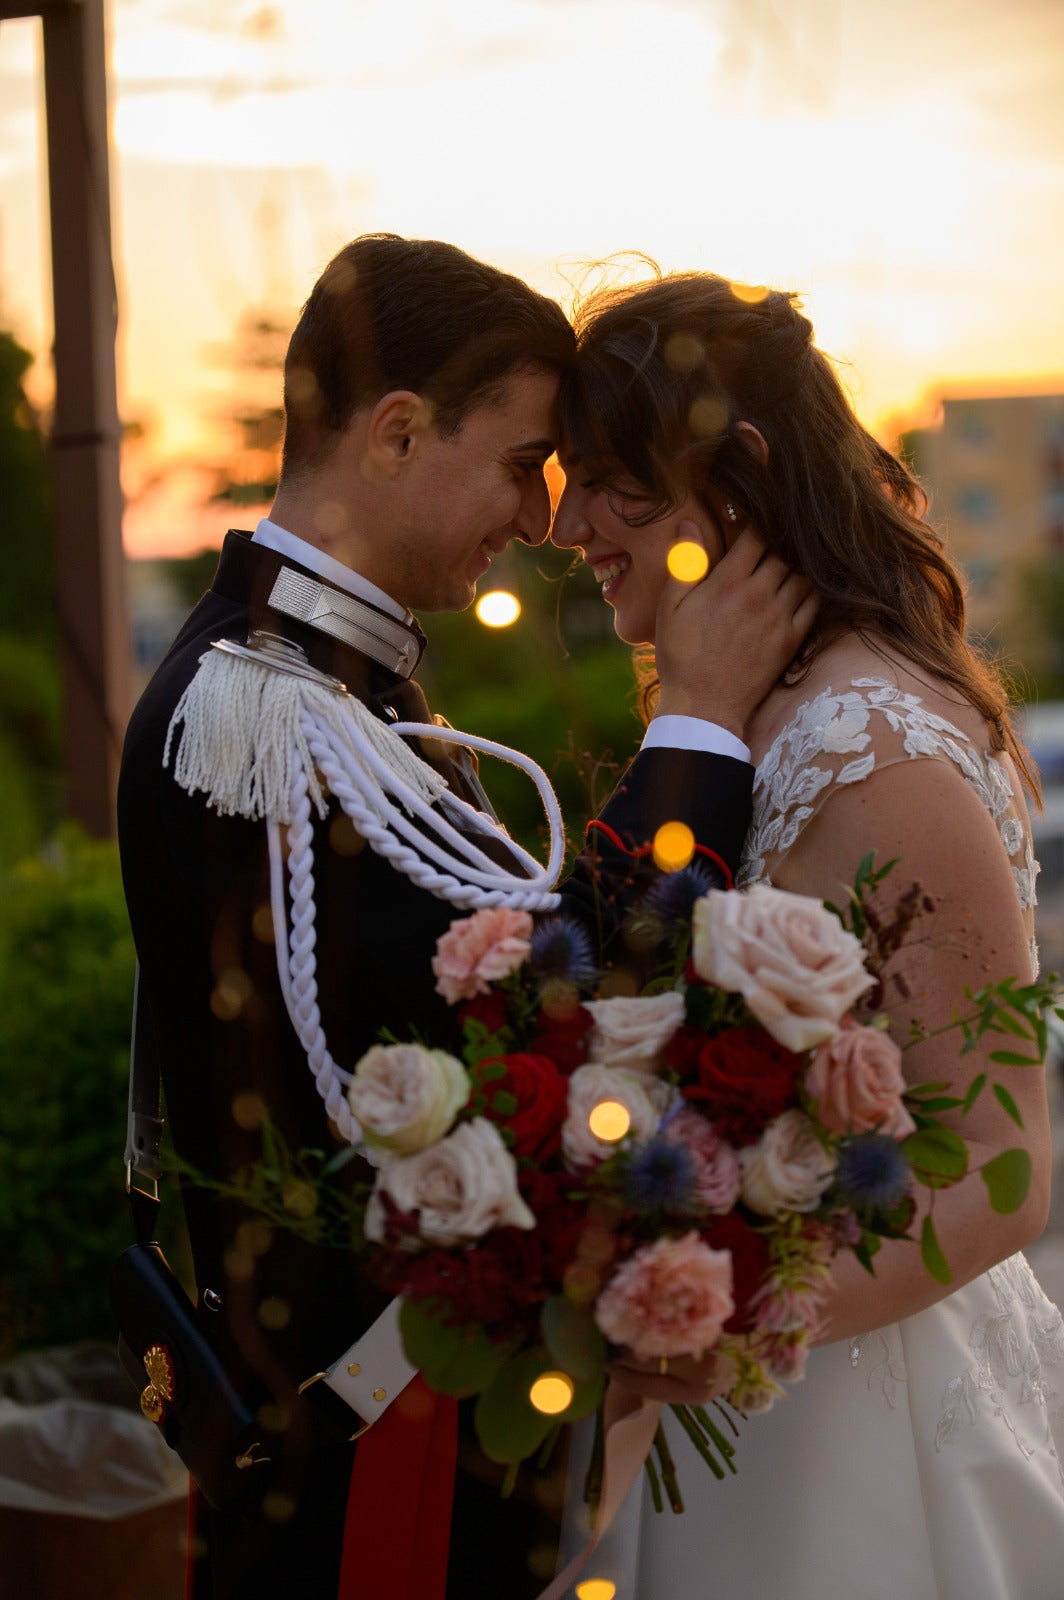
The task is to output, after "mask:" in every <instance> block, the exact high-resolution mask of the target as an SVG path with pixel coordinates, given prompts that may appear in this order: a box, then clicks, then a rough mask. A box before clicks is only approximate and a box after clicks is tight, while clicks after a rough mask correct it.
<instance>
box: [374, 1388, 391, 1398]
mask: <svg viewBox="0 0 1064 1600" xmlns="http://www.w3.org/2000/svg"><path fill="white" fill-rule="evenodd" d="M373 1398H374V1400H387V1398H388V1391H387V1389H374V1391H373Z"/></svg>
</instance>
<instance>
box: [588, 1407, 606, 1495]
mask: <svg viewBox="0 0 1064 1600" xmlns="http://www.w3.org/2000/svg"><path fill="white" fill-rule="evenodd" d="M603 1431H604V1430H603V1420H602V1407H601V1406H599V1408H598V1410H597V1411H596V1412H595V1437H594V1440H593V1442H592V1445H591V1459H590V1460H589V1461H588V1464H587V1473H586V1475H585V1477H584V1499H585V1501H586V1502H587V1506H588V1509H589V1510H590V1512H591V1515H592V1516H594V1514H595V1512H596V1511H597V1510H598V1503H599V1501H600V1499H601V1498H602V1461H603V1453H604V1450H605V1440H604V1437H603Z"/></svg>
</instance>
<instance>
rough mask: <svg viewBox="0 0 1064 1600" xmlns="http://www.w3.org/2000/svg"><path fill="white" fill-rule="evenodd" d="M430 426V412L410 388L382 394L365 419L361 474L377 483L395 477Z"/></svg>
mask: <svg viewBox="0 0 1064 1600" xmlns="http://www.w3.org/2000/svg"><path fill="white" fill-rule="evenodd" d="M431 427H432V413H431V411H430V410H429V408H428V406H427V405H426V404H425V401H424V400H423V399H422V398H421V396H420V395H419V394H415V393H414V392H413V390H411V389H393V390H391V391H390V392H389V393H388V394H385V395H382V396H381V398H380V399H379V400H378V401H377V403H376V405H375V406H374V407H373V409H372V411H371V412H370V414H369V417H368V419H367V422H366V445H365V450H364V452H363V455H362V473H363V476H364V477H367V478H371V479H375V480H377V481H378V482H379V481H381V480H382V479H388V478H396V477H398V476H399V473H400V472H401V471H402V469H403V466H404V464H405V463H406V462H408V461H410V460H412V459H413V457H414V455H415V453H416V451H417V449H418V447H419V444H420V442H421V440H422V439H423V438H424V437H425V434H426V433H427V432H428V430H429V429H430V428H431Z"/></svg>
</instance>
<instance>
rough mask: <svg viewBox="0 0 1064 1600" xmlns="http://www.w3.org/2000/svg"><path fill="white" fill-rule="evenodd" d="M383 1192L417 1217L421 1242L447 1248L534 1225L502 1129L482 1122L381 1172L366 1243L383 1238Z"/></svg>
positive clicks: (399, 1159)
mask: <svg viewBox="0 0 1064 1600" xmlns="http://www.w3.org/2000/svg"><path fill="white" fill-rule="evenodd" d="M382 1190H386V1191H387V1193H388V1195H389V1196H390V1198H391V1200H392V1201H393V1203H394V1204H395V1205H396V1206H397V1207H398V1209H399V1210H400V1211H405V1212H413V1211H416V1212H418V1213H419V1215H418V1232H419V1233H420V1236H421V1238H422V1239H423V1240H424V1242H425V1243H426V1244H433V1245H439V1246H441V1247H442V1248H444V1249H449V1248H450V1247H451V1246H452V1245H457V1244H465V1243H466V1242H467V1241H468V1240H470V1239H479V1238H481V1237H482V1236H483V1235H484V1234H485V1233H490V1232H491V1230H492V1229H493V1228H506V1227H510V1228H534V1227H535V1226H536V1219H535V1217H534V1216H533V1215H532V1213H531V1211H530V1210H529V1209H528V1207H527V1206H526V1205H525V1202H524V1201H523V1200H522V1199H521V1196H520V1195H519V1194H518V1192H517V1163H516V1162H515V1161H514V1158H513V1156H512V1155H511V1154H510V1152H509V1150H507V1148H506V1146H505V1145H504V1144H503V1142H502V1137H501V1135H500V1134H499V1130H498V1129H497V1128H496V1127H495V1126H494V1125H493V1124H492V1123H490V1122H487V1121H485V1119H484V1118H483V1117H475V1118H474V1119H473V1121H472V1122H463V1123H461V1124H460V1125H459V1126H458V1127H457V1128H456V1129H455V1130H454V1132H453V1133H452V1134H449V1135H448V1137H447V1138H446V1139H441V1140H440V1141H439V1143H438V1144H434V1145H431V1146H430V1147H429V1149H427V1150H419V1151H418V1152H417V1154H416V1155H412V1156H399V1157H397V1159H396V1160H395V1161H392V1162H390V1163H389V1165H388V1166H387V1167H385V1168H384V1170H383V1171H381V1172H378V1174H377V1183H376V1188H375V1189H374V1192H373V1194H372V1195H371V1196H370V1201H369V1205H368V1206H367V1207H366V1223H365V1230H366V1237H367V1239H375V1240H378V1241H379V1240H381V1239H383V1238H384V1235H385V1210H384V1205H383V1203H382V1201H381V1199H380V1193H381V1191H382Z"/></svg>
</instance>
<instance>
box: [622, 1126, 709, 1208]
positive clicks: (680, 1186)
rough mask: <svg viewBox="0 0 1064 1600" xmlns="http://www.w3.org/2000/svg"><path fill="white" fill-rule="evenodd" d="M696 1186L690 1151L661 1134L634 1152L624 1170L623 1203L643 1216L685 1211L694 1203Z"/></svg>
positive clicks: (626, 1162) (692, 1158)
mask: <svg viewBox="0 0 1064 1600" xmlns="http://www.w3.org/2000/svg"><path fill="white" fill-rule="evenodd" d="M694 1186H695V1163H694V1157H693V1156H692V1155H691V1152H690V1150H688V1149H687V1148H686V1146H685V1145H682V1144H679V1143H677V1141H676V1140H674V1139H669V1138H666V1137H665V1136H664V1135H662V1134H658V1135H656V1136H655V1137H654V1138H653V1139H648V1140H647V1142H646V1143H645V1144H642V1145H640V1146H639V1148H638V1149H637V1150H634V1151H633V1152H632V1153H631V1155H630V1156H629V1157H628V1159H627V1160H626V1161H625V1163H624V1167H623V1169H622V1174H621V1189H622V1194H623V1196H624V1202H625V1204H626V1205H627V1206H629V1207H630V1208H631V1210H633V1211H638V1212H641V1213H643V1214H644V1215H653V1214H654V1213H655V1212H660V1211H683V1210H684V1209H685V1208H686V1207H687V1206H688V1205H690V1203H691V1201H692V1199H693V1195H694Z"/></svg>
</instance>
